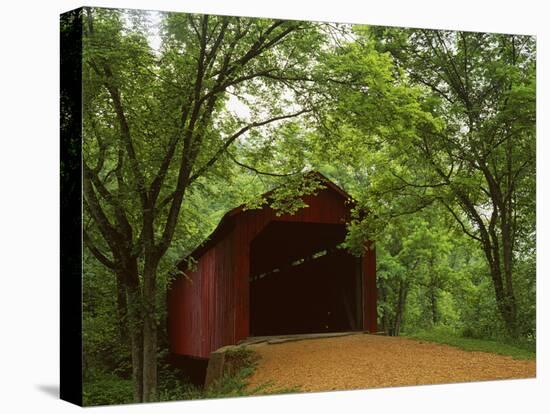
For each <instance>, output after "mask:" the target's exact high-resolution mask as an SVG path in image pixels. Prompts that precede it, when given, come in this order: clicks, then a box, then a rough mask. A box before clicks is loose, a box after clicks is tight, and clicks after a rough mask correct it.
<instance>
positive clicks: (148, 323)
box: [143, 258, 158, 402]
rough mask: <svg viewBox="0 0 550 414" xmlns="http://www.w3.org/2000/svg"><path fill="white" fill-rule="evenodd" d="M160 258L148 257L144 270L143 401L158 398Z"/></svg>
mask: <svg viewBox="0 0 550 414" xmlns="http://www.w3.org/2000/svg"><path fill="white" fill-rule="evenodd" d="M157 266H158V260H157V259H154V258H153V259H146V260H145V268H144V272H143V302H144V313H143V401H144V402H149V401H155V400H156V398H157V318H156V273H157Z"/></svg>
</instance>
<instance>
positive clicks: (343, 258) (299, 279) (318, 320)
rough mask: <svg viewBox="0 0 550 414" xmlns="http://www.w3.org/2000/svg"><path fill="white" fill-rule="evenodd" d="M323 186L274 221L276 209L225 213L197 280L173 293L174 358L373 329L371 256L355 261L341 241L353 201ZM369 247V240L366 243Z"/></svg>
mask: <svg viewBox="0 0 550 414" xmlns="http://www.w3.org/2000/svg"><path fill="white" fill-rule="evenodd" d="M318 177H319V178H320V179H321V180H322V182H323V184H324V186H325V188H323V189H321V190H319V191H318V192H317V194H316V195H313V194H312V195H308V196H304V201H305V203H306V204H307V205H308V207H305V208H302V209H300V210H299V211H298V212H296V213H295V214H293V215H289V214H285V215H281V216H277V215H276V214H275V211H274V210H273V209H271V208H270V207H264V208H262V209H256V210H244V209H243V206H241V207H237V208H235V209H233V210H231V211H229V212H228V213H227V214H225V216H224V217H223V218H222V220H221V222H220V224H219V225H218V227H217V228H216V230H215V231H214V232H213V233H212V235H211V236H210V238H209V239H208V240H207V241H206V242H205V243H204V244H203V245H202V246H200V247H199V248H197V249H196V250H195V251H194V252H193V253H192V254H191V256H192V257H193V258H194V259H195V260H196V262H197V263H196V267H195V268H194V270H193V271H189V270H188V269H186V268H185V264H184V263H185V262H182V264H181V266H180V268H181V270H182V271H184V272H185V273H186V275H187V276H188V277H189V278H190V279H191V281H190V280H188V279H187V278H185V277H182V276H179V277H177V278H176V279H175V280H174V281H173V282H172V284H171V288H170V289H169V292H168V334H169V340H170V348H171V351H172V353H173V354H175V355H182V356H190V357H197V358H208V357H209V355H210V353H211V352H212V351H215V350H216V349H218V348H220V347H222V346H225V345H231V344H235V343H237V342H238V341H239V340H241V339H244V338H247V337H250V336H263V335H281V334H295V333H317V332H339V331H351V330H365V331H369V332H376V256H375V252H374V249H371V250H366V251H365V253H364V255H363V257H354V256H352V255H351V254H349V253H348V252H346V251H344V250H342V249H337V248H336V246H337V245H338V244H339V243H341V242H342V241H343V240H344V237H345V234H346V228H345V223H346V221H347V220H348V219H349V217H350V207H351V205H352V200H351V198H350V196H349V195H348V194H346V193H345V192H344V191H343V190H342V189H341V188H339V187H338V186H336V185H335V184H334V183H332V182H330V181H329V180H328V179H327V178H326V177H324V176H322V175H321V174H318ZM367 243H369V242H367Z"/></svg>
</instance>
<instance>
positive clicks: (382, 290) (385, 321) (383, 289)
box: [378, 280, 390, 334]
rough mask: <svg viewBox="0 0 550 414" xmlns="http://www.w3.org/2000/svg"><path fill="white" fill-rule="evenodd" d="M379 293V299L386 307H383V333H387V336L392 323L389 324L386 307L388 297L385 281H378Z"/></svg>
mask: <svg viewBox="0 0 550 414" xmlns="http://www.w3.org/2000/svg"><path fill="white" fill-rule="evenodd" d="M378 292H379V297H380V299H381V302H382V303H383V304H384V306H382V331H384V332H386V334H389V333H390V332H389V329H390V323H389V317H388V311H387V309H386V305H387V304H386V301H387V297H388V296H387V294H386V286H385V282H384V281H383V280H379V281H378Z"/></svg>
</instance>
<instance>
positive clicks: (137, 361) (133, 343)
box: [124, 259, 143, 402]
mask: <svg viewBox="0 0 550 414" xmlns="http://www.w3.org/2000/svg"><path fill="white" fill-rule="evenodd" d="M124 281H125V284H126V292H127V299H128V330H129V334H130V347H131V354H132V382H133V384H134V402H142V401H143V322H142V314H143V312H142V298H141V289H140V284H139V275H138V266H137V260H136V259H130V260H127V261H126V269H125V272H124Z"/></svg>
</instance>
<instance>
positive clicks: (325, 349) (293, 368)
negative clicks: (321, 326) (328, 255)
mask: <svg viewBox="0 0 550 414" xmlns="http://www.w3.org/2000/svg"><path fill="white" fill-rule="evenodd" d="M250 347H251V348H252V349H253V350H255V351H256V352H257V353H258V354H259V355H260V360H259V362H258V367H257V369H256V371H255V373H254V374H253V375H252V376H251V377H250V378H249V379H250V385H249V386H250V387H256V386H258V385H261V384H265V383H268V382H272V383H273V387H274V389H275V388H294V387H298V388H299V389H300V390H301V391H329V390H344V389H354V388H355V389H357V388H377V387H394V386H404V385H421V384H445V383H452V382H467V381H485V380H495V379H512V378H533V377H535V372H536V364H535V361H525V360H516V359H513V358H512V357H508V356H501V355H496V354H490V353H485V352H470V351H463V350H461V349H458V348H454V347H451V346H447V345H440V344H435V343H432V342H425V341H419V340H414V339H409V338H401V337H386V336H376V335H350V336H343V337H336V338H323V339H308V340H303V341H296V342H286V343H281V344H266V343H261V344H254V345H250Z"/></svg>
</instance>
